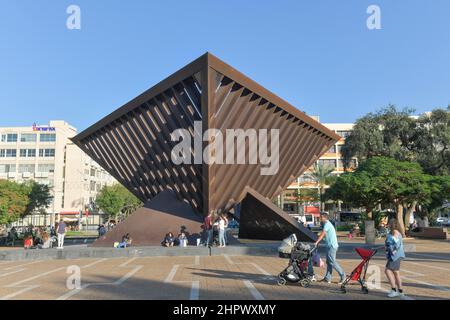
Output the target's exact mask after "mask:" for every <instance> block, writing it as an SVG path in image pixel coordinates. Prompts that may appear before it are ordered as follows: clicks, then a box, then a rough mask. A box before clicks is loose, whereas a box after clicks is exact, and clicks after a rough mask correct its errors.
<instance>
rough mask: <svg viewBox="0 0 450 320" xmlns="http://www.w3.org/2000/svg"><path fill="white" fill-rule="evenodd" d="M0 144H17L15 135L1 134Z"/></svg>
mask: <svg viewBox="0 0 450 320" xmlns="http://www.w3.org/2000/svg"><path fill="white" fill-rule="evenodd" d="M1 142H17V133H5V134H2V136H1Z"/></svg>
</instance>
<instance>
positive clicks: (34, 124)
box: [32, 123, 56, 132]
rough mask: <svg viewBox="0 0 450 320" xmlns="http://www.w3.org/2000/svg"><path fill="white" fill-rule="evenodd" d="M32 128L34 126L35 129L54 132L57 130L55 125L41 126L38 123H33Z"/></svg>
mask: <svg viewBox="0 0 450 320" xmlns="http://www.w3.org/2000/svg"><path fill="white" fill-rule="evenodd" d="M32 128H33V131H52V132H54V131H56V128H55V127H40V126H37V125H36V123H33V127H32Z"/></svg>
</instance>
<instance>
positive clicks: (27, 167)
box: [19, 163, 35, 173]
mask: <svg viewBox="0 0 450 320" xmlns="http://www.w3.org/2000/svg"><path fill="white" fill-rule="evenodd" d="M34 168H35V166H34V164H30V163H27V164H19V173H24V172H29V173H34Z"/></svg>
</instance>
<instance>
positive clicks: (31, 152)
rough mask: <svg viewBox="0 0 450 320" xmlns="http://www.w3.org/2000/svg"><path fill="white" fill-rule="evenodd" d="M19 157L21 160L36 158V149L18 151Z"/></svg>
mask: <svg viewBox="0 0 450 320" xmlns="http://www.w3.org/2000/svg"><path fill="white" fill-rule="evenodd" d="M20 156H21V157H22V158H25V157H27V158H34V157H36V149H20Z"/></svg>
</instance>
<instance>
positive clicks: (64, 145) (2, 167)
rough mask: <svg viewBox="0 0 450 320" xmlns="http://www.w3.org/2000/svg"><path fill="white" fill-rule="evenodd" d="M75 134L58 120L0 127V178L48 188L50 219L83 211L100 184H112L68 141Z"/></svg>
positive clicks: (38, 221)
mask: <svg viewBox="0 0 450 320" xmlns="http://www.w3.org/2000/svg"><path fill="white" fill-rule="evenodd" d="M76 134H77V130H76V128H74V127H73V126H71V125H70V124H68V123H67V122H65V121H61V120H55V121H50V122H49V124H48V125H42V126H41V125H36V124H33V125H30V126H24V127H0V179H9V180H14V181H16V182H24V181H27V180H30V179H32V180H35V181H37V182H38V183H41V184H46V185H48V186H49V187H50V189H51V192H52V195H53V196H54V198H53V202H52V204H51V206H50V207H49V208H48V210H47V214H50V215H51V220H54V219H55V217H56V218H59V217H60V216H65V215H67V216H70V215H76V214H79V212H80V210H81V211H83V212H84V211H85V210H86V209H89V208H90V207H92V203H93V201H94V200H95V196H96V194H97V192H98V191H99V190H100V189H101V188H102V187H103V186H104V185H110V184H113V183H115V179H113V178H112V177H111V176H110V175H109V174H108V173H107V172H106V171H105V170H103V169H102V168H101V167H100V166H99V165H98V164H97V163H96V162H94V161H93V160H92V159H91V158H90V157H89V156H88V155H86V154H85V153H84V152H83V151H82V150H81V149H79V148H78V147H77V146H76V145H74V144H73V143H72V142H71V141H70V138H71V137H73V136H75V135H76ZM27 219H32V222H33V224H35V225H43V224H49V223H50V221H45V222H44V221H42V219H45V220H46V219H47V217H36V216H35V217H30V218H27ZM27 222H29V223H31V221H27ZM51 222H53V221H51Z"/></svg>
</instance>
